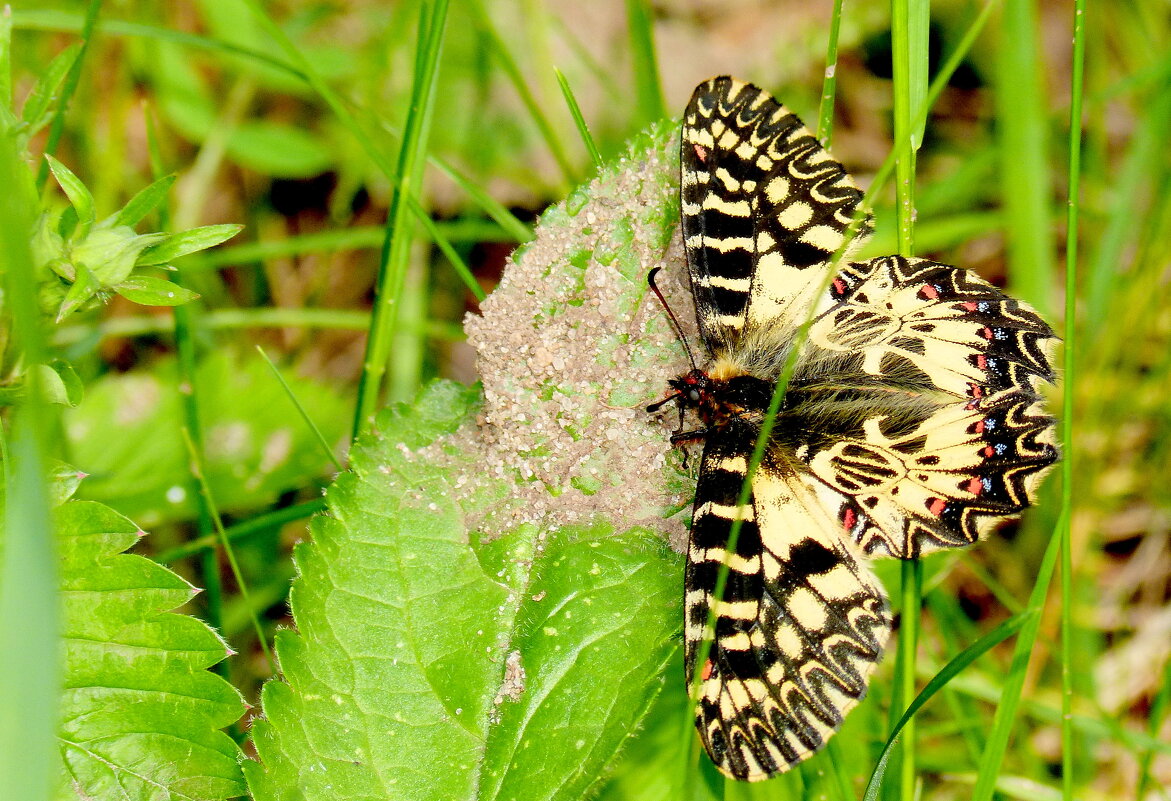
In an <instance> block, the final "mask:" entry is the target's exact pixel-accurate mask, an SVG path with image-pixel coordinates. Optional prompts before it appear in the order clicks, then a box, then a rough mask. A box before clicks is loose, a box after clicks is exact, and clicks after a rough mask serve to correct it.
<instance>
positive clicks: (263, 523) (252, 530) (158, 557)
mask: <svg viewBox="0 0 1171 801" xmlns="http://www.w3.org/2000/svg"><path fill="white" fill-rule="evenodd" d="M324 510H325V499H324V498H318V499H315V500H312V501H305V502H304V503H299V504H295V505H293V506H288V507H285V508H284V509H277V510H276V511H275V512H268V513H266V514H261V515H257V516H255V517H250V518H248V519H247V520H242V521H241V522H239V523H236V524H235V525H232V526H228V527H227V528H225V529H224V536H226V537H227V539H228V542H233V543H234V542H237V541H239V540H242V539H245V538H247V537H250V536H252V535H253V534H260V533H263V532H265V531H270V530H272V529H274V528H277V527H279V526H283V525H284V524H285V523H291V522H293V521H294V520H305V519H306V518H309V517H312V516H313V515H315V514H317V513H318V512H321V511H324ZM219 544H220V536H219V534H217V533H212V534H208V535H206V536H203V537H200V538H199V539H194V540H191V541H189V542H185V543H183V544H182V545H177V546H175V547H174V548H168V549H167V550H165V551H162V552H161V553H158V554H155V556H154V560H155V561H156V562H159V563H161V564H164V565H167V564H170V563H172V562H177V561H179V560H180V559H185V558H187V557H188V556H192V555H193V554H197V553H201V552H203V551H206V550H209V549H214V548H215V547H216V546H217V545H219Z"/></svg>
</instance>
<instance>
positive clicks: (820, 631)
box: [685, 421, 890, 781]
mask: <svg viewBox="0 0 1171 801" xmlns="http://www.w3.org/2000/svg"><path fill="white" fill-rule="evenodd" d="M757 434H758V429H757V427H756V426H755V425H752V424H751V423H748V422H746V421H736V422H732V423H730V424H728V425H727V426H724V427H722V428H721V429H720V430H719V431H718V432H715V433H713V434H712V435H710V436H709V437H708V439H707V443H706V445H705V447H704V457H703V464H702V466H701V470H700V479H699V486H698V487H697V490H696V496H697V499H699V498H702V499H703V502H702V504H700V503H698V501H697V505H696V509H695V516H694V522H693V524H692V526H693V528H692V538H691V543H690V549H689V553H688V568H687V597H686V614H687V626H686V638H685V641H686V647H685V656H686V664H687V667H688V671H689V675H693V671H694V670H695V669H696V661H697V660H698V658H699V654H700V651H701V648H702V643H703V641H704V636H703V635H704V627H705V626H706V625H707V623H708V620H709V616H710V619H712V620H714V628H713V629H711V630H709V632H710V633H709V637H710V639H711V642H712V644H711V646H710V650H709V652H708V655H707V659H706V661H705V663H704V664H703V665H702V666H700V669H699V674H698V675H699V677H700V678H701V680H702V681H701V683H700V685H699V693H698V697H697V699H696V700H697V704H696V723H697V726H698V728H699V731H700V736H701V737H702V739H703V742H704V745H705V746H706V748H707V751H708V753H709V754H710V755H711V757H712V760H713V761H714V762H715V763H716V765H717V766H718V767H719V768H720V769H721V770H722V771H724V772H725V773H728V774H729V775H731V776H733V777H735V778H738V779H745V780H749V781H753V780H758V779H764V778H768V777H769V776H770V775H773V774H775V773H777V772H780V771H784V770H787V769H788V768H789V767H790V766H792V765H794V764H796V763H797V762H799V761H801V760H803V759H805V758H807V757H809V756H810V755H811V754H813V753H814V752H815V751H816V750H817V749H818V748H820V747H821V746H822V745H823V744H824V743H825V741H826V740H827V739H828V738H829V737H830V735H832V734H833V732H834V731H835V730H836V729H837V727H838V726H839V725H841V722H842V718H843V716H844V715H845V714H846V712H847V711H849V710H850V709H851V708H852V707H853V706H854V705H855V704H856V703H857V702H858V700H859V699H861V697H862V696H863V695H864V694H865V692H866V685H867V680H868V676H869V675H870V673H871V671H872V670H873V668H874V665H875V663H876V662H877V660H878V658H879V655H880V653H881V649H882V645H883V642H884V641H885V640H886V637H887V634H888V632H889V628H890V624H889V620H888V616H887V611H886V603H885V600H884V598H883V594H882V590H881V589H880V587H879V586H878V584H877V582H876V581H875V579H874V578H873V576H872V575H871V574H870V572H869V570H868V569H867V568H866V567H865V566H864V565H863V564H862V563H861V562H859V561H858V560H857V559H856V558H855V554H854V548H853V545H852V543H850V542H849V540H848V539H847V538H846V537H844V536H842V534H841V533H839V531H838V530H836V529H840V523H839V522H838V521H836V520H835V519H834V517H833V516H831V515H830V514H829V513H828V512H827V511H826V509H827V506H826V501H825V498H824V497H823V498H819V497H818V494H819V493H820V494H821V495H822V496H828V495H829V492H828V491H827V490H826V489H825V488H824V487H821V486H820V485H817V484H816V482H811V481H809V480H808V479H803V478H802V476H800V475H799V474H797V473H794V472H792V471H791V469H789V468H788V467H786V466H784V465H781V464H776V463H773V462H771V461H766V462H765V463H763V464H762V465H761V466H760V468H759V469H758V470H757V472H756V473H755V474H754V476H753V480H752V490H751V494H750V496H749V501H748V503H747V504H746V505H745V506H743V507H741V506H739V505H738V503H737V502H738V499H739V495H740V487H741V484H742V482H743V480H744V474H745V471H746V469H747V463H746V460H745V453H746V452H747V453H751V452H752V448H753V445H754V443H755V440H756V436H757ZM835 508H836V502H835ZM737 518H739V519H740V523H739V532H738V537H737V538H736V543H735V548H734V549H732V548H730V547H729V536H730V534H731V533H732V530H733V527H734V526H735V525H736V524H735V521H736V519H737ZM721 564H726V565H727V568H726V570H727V580H726V584H725V587H724V592H723V596H722V600H720V601H718V602H717V601H716V599H715V595H714V593H715V589H716V582H717V580H718V576H719V572H720V566H721ZM713 606H714V614H712V611H713V609H712V608H713Z"/></svg>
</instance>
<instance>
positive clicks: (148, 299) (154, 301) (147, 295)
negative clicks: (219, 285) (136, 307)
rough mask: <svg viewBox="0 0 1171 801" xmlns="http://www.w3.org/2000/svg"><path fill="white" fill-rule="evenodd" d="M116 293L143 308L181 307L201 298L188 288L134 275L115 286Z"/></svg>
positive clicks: (146, 276) (145, 276)
mask: <svg viewBox="0 0 1171 801" xmlns="http://www.w3.org/2000/svg"><path fill="white" fill-rule="evenodd" d="M114 291H115V292H117V293H118V294H119V295H121V296H122V297H124V298H126V299H127V300H129V301H132V302H134V303H140V304H142V305H143V306H179V305H181V304H184V303H187V302H188V301H192V300H195V299H196V298H197V297H199V295H198V294H197V293H195V292H192V291H191V290H190V289H187V288H186V287H182V286H179V285H178V284H175V283H172V282H170V281H164V280H163V279H162V278H155V277H154V276H151V275H132V276H130V277H129V278H127V279H126V280H125V281H123V282H122V283H120V284H118V285H117V286H115V287H114Z"/></svg>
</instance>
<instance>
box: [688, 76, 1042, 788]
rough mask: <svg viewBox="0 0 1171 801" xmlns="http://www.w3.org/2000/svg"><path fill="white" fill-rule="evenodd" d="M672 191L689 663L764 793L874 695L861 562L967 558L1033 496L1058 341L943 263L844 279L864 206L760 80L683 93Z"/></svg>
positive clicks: (872, 606)
mask: <svg viewBox="0 0 1171 801" xmlns="http://www.w3.org/2000/svg"><path fill="white" fill-rule="evenodd" d="M680 183H681V201H682V203H681V205H682V229H683V237H684V244H685V248H686V251H687V262H688V269H689V274H690V278H691V286H692V290H693V294H694V297H695V306H696V315H697V319H698V322H699V326H700V333H701V335H702V337H703V341H704V345H705V347H706V349H707V351H708V354H709V356H710V363H709V364H708V365H707V366H706V367H705V368H704V369H696V370H692V371H691V372H689V373H687V374H685V375H684V376H681V377H680V378H678V379H676V380H674V381H672V382H670V383H671V386H672V387H673V388H674V389H675V390H676V392H675V395H674V397H675V398H676V399H677V401H678V403H680V404H681V405H683V406H689V407H694V408H695V409H696V411H697V413H698V415H699V417H700V420H701V423H702V427H701V428H700V429H699V430H698V431H696V432H692V433H691V434H682V435H679V436H677V437H676V440H675V441H682V440H686V439H689V438H695V439H702V440H703V443H704V446H703V458H702V461H701V463H700V469H699V479H698V484H697V486H696V495H695V508H694V512H693V517H692V529H691V537H690V542H689V547H688V554H687V557H688V559H687V572H686V577H685V607H684V608H685V623H684V629H685V630H684V634H685V662H686V667H687V672H688V676H689V677H696V678H697V684H696V686H697V697H696V698H695V701H696V725H697V728H698V730H699V734H700V737H701V739H702V741H703V743H704V746H705V747H706V749H707V752H708V754H709V755H710V756H711V758H712V761H713V762H714V763H715V764H716V766H717V767H718V768H719V769H720V770H721V771H722V772H724V773H725V774H727V775H729V776H731V777H734V778H737V779H744V780H749V781H753V780H759V779H765V778H768V777H770V776H773V775H775V774H777V773H780V772H783V771H785V770H788V769H789V768H790V767H792V766H793V765H794V764H796V763H798V762H800V761H801V760H803V759H805V758H807V757H809V756H810V755H812V754H813V753H814V752H816V751H817V750H818V749H819V748H820V747H821V746H823V745H824V744H825V742H826V740H827V739H828V738H829V737H830V736H831V735H832V734H833V733H834V731H835V730H836V729H837V728H838V726H840V725H841V723H842V720H843V717H844V716H845V714H846V713H847V712H848V711H849V710H850V709H851V708H852V707H853V706H854V705H856V704H857V703H858V701H859V700H860V699H861V698H862V697H863V695H864V694H865V692H866V688H867V685H868V681H869V675H870V673H871V672H872V671H873V669H874V666H875V665H876V664H877V662H878V660H879V658H880V656H881V653H882V649H883V645H884V643H885V641H886V639H887V636H888V634H889V632H890V615H889V611H888V606H887V602H886V597H885V594H884V592H883V590H882V587H881V586H880V585H879V583H878V581H877V580H876V579H875V578H874V576H873V574H872V573H871V571H870V569H869V567H868V566H867V557H871V556H895V557H901V558H910V557H915V556H918V555H920V554H922V553H926V552H929V551H932V550H936V549H941V548H948V547H956V546H964V545H968V544H970V543H972V542H974V541H976V540H977V539H978V538H979V537H980V536H982V535H983V534H986V533H987V532H988V531H990V530H991V529H992V528H994V527H995V526H996V525H997V524H998V523H1000V522H1002V521H1003V520H1004V519H1006V518H1008V517H1011V516H1013V515H1016V514H1018V513H1019V512H1020V511H1021V509H1023V508H1024V507H1025V506H1027V505H1028V504H1029V502H1030V501H1031V499H1032V498H1033V497H1034V494H1035V488H1036V485H1037V482H1038V481H1039V480H1040V478H1041V475H1042V474H1043V473H1044V471H1045V469H1046V468H1047V467H1049V466H1050V465H1051V464H1052V463H1053V462H1054V461H1055V460H1056V458H1057V451H1056V448H1055V446H1054V437H1053V421H1052V419H1051V418H1049V417H1047V416H1046V415H1045V413H1044V411H1043V410H1042V408H1041V403H1040V395H1039V392H1040V385H1041V384H1042V383H1043V382H1046V381H1051V380H1052V378H1053V374H1052V370H1051V367H1050V360H1051V353H1050V351H1051V348H1052V344H1053V342H1054V336H1053V332H1052V331H1051V330H1050V328H1049V327H1048V326H1047V325H1046V324H1045V323H1044V321H1042V320H1041V318H1040V317H1039V316H1038V315H1037V314H1036V312H1034V311H1033V310H1032V309H1030V308H1029V307H1028V306H1027V305H1025V304H1024V303H1021V302H1019V301H1016V300H1013V299H1012V298H1009V297H1008V296H1006V295H1004V294H1003V293H1002V292H1001V291H1000V290H998V289H996V288H995V287H993V286H991V285H989V284H988V283H986V282H985V281H983V280H982V279H980V278H978V277H977V276H975V275H973V274H970V273H967V272H965V271H963V270H959V269H956V268H954V267H950V266H947V265H943V264H938V263H936V262H931V261H926V260H921V259H907V258H903V257H898V256H890V257H885V258H879V259H873V260H870V261H866V262H849V261H845V260H843V262H842V263H841V264H839V265H838V266H837V267H836V268H835V267H834V263H833V256H834V254H835V252H836V251H838V250H839V249H840V248H842V246H843V243H845V242H846V238H847V230H848V228H849V226H850V224H851V221H853V220H854V217H855V215H856V214H857V213H858V207H859V204H860V202H861V193H860V192H859V191H858V189H857V188H856V187H855V186H854V184H853V183H852V181H851V180H850V177H849V176H848V175H847V174H846V172H845V170H844V169H843V167H842V166H841V164H839V163H838V162H837V161H835V160H834V159H833V158H832V157H831V156H830V155H829V154H828V153H827V152H826V151H825V150H824V149H823V148H822V147H821V145H820V144H819V143H818V142H817V140H816V138H815V137H814V136H813V135H812V134H811V133H810V132H809V131H808V130H807V129H806V128H805V127H804V126H803V125H802V124H801V122H800V120H798V119H797V118H796V117H795V116H794V115H793V114H792V113H791V112H789V111H788V110H787V109H786V108H785V107H784V106H782V105H781V104H779V103H778V102H777V101H776V100H774V99H773V98H772V97H771V96H770V95H769V94H768V93H766V92H764V91H763V90H761V89H759V88H757V87H755V86H752V85H750V84H747V83H743V82H740V81H737V80H734V79H732V78H727V77H723V78H715V79H712V80H710V81H707V82H705V83H703V84H701V85H700V86H699V87H698V88H697V89H696V91H695V94H694V96H693V97H692V100H691V103H690V104H689V105H688V107H687V111H686V112H685V115H684V123H683V132H682V140H681V178H680ZM859 216H860V217H861V219H860V220H859V224H858V229H859V232H860V234H861V235H863V236H864V235H865V234H866V233H867V232H868V231H869V227H870V223H869V218H867V217H865V216H861V215H859ZM833 269H836V273H835V274H834V275H833V276H832V278H831V277H830V276H829V275H828V271H830V270H833ZM808 315H812V320H813V323H812V327H811V328H810V332H809V337H808V339H807V340H806V341H805V343H804V344H803V345H802V346H801V349H800V351H799V352H798V353H797V354H796V355H795V356H794V358H795V370H794V372H793V375H792V378H791V380H790V382H789V384H788V387H787V391H786V394H785V397H784V401H783V403H782V405H781V409H780V413H779V414H778V417H777V419H776V421H775V424H774V428H773V431H772V435H771V438H770V440H769V442H768V443H767V444H766V448H765V452H764V459H763V461H762V462H761V464H760V466H759V468H758V469H757V471H756V472H755V473H754V474H753V475H752V478H751V484H750V486H749V488H748V490H749V491H748V494H747V502H746V503H743V504H741V503H740V501H741V496H742V489H743V486H744V482H745V480H746V477H747V474H748V470H749V462H750V460H751V457H752V454H753V451H754V448H755V445H756V441H757V438H758V436H759V434H760V428H761V425H762V422H763V420H764V416H765V413H766V410H767V409H768V406H769V402H770V400H771V398H772V395H773V391H774V388H775V386H776V383H777V380H778V378H779V374H780V371H781V369H782V367H783V365H784V364H785V362H786V360H787V359H788V358H789V357H790V354H791V351H792V349H793V347H794V346H795V342H794V338H795V335H796V333H797V329H798V327H799V326H800V324H801V323H802V322H803V321H804V320H805V319H806V317H807V316H808ZM733 532H735V534H736V536H735V538H734V541H732V540H733V537H732V535H733ZM724 565H726V568H724V567H723V566H724ZM721 570H726V576H727V578H726V583H725V586H724V589H723V593H722V597H719V598H717V597H716V586H717V582H718V580H719V575H720V572H721ZM705 642H710V645H708V646H707V647H706V648H705V645H704V644H705ZM701 654H702V655H704V657H705V658H704V660H703V663H702V664H698V662H699V659H700V656H701Z"/></svg>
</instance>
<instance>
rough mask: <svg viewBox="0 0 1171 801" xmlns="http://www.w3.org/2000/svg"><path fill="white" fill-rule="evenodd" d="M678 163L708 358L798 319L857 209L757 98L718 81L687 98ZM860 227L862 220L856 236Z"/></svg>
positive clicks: (846, 190)
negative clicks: (750, 334)
mask: <svg viewBox="0 0 1171 801" xmlns="http://www.w3.org/2000/svg"><path fill="white" fill-rule="evenodd" d="M680 164H681V167H680V174H681V200H682V224H683V238H684V245H685V246H686V249H687V262H688V265H689V266H690V272H691V285H692V289H693V292H694V295H695V303H696V311H697V313H698V318H699V324H700V329H701V332H702V333H703V336H704V340H705V342H706V343H707V344H708V346H709V348H712V349H713V350H718V349H719V348H720V347H721V346H723V345H732V344H734V343H735V342H736V341H737V340H738V339H739V338H740V337H741V336H742V335H743V334H744V332H745V329H746V328H751V327H752V326H753V325H761V324H764V325H775V324H776V323H777V322H778V321H779V319H780V318H785V317H792V316H793V315H795V314H800V313H802V312H803V311H804V308H805V301H808V299H809V298H810V297H811V296H810V294H809V293H810V292H812V291H813V290H815V289H816V288H817V287H818V286H819V285H820V284H821V281H822V278H823V277H824V269H818V268H826V267H828V265H829V262H830V258H831V257H832V255H833V254H834V252H835V251H837V249H838V248H839V247H841V245H842V243H843V242H844V241H845V233H846V229H847V228H848V227H849V225H850V223H851V221H852V219H853V216H854V212H855V210H856V209H857V207H858V205H859V203H860V202H861V198H862V193H861V192H859V191H858V189H857V188H856V187H855V186H854V184H853V182H852V181H851V179H850V177H849V175H848V174H847V173H846V171H845V169H844V168H843V167H842V165H841V164H840V163H839V162H837V161H836V160H834V159H833V157H831V156H830V155H829V153H827V152H826V151H825V149H824V148H823V147H822V146H821V144H820V143H819V142H818V141H817V138H816V137H815V136H814V135H813V134H812V133H811V132H810V131H809V130H808V129H807V128H806V127H805V126H804V125H803V124H802V123H801V120H799V119H798V118H797V117H796V116H795V115H794V114H793V113H792V112H790V111H789V110H788V109H787V108H785V107H784V106H783V105H781V104H780V103H778V102H777V101H776V100H774V99H773V98H772V96H770V95H769V94H768V93H767V92H765V91H763V90H761V89H759V88H757V87H755V86H753V85H751V84H747V83H744V82H742V81H737V80H735V79H733V78H728V77H721V78H713V79H712V80H710V81H706V82H704V83H702V84H700V85H699V86H698V87H697V88H696V90H695V93H694V94H693V95H692V98H691V102H690V103H689V104H688V106H687V110H686V111H685V112H684V116H683V133H682V139H681V153H680ZM869 227H870V226H869V222H868V220H864V221H862V226H861V228H860V233H862V234H865V233H866V232H867V231H869ZM857 241H860V238H859V240H857Z"/></svg>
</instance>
